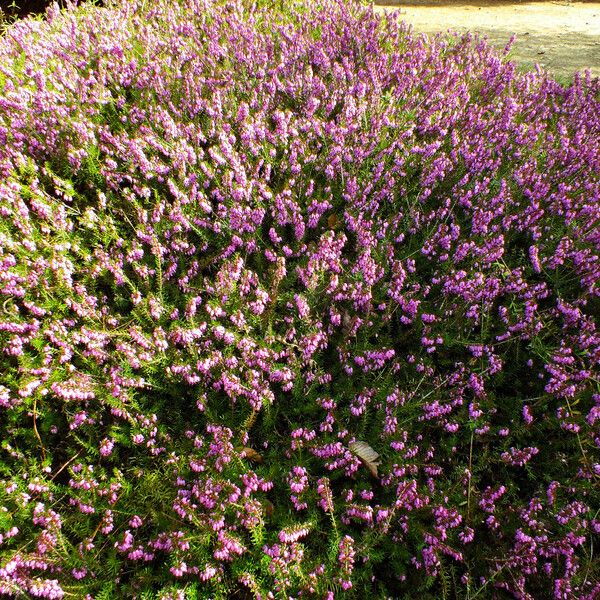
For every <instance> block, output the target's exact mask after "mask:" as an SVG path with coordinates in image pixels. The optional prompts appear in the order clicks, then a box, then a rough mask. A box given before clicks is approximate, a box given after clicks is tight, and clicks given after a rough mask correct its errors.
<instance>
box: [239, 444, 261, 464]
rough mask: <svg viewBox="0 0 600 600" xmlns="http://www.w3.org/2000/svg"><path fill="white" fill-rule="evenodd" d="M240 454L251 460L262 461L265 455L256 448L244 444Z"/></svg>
mask: <svg viewBox="0 0 600 600" xmlns="http://www.w3.org/2000/svg"><path fill="white" fill-rule="evenodd" d="M240 456H242V457H246V458H247V459H248V460H249V461H250V462H255V463H259V464H260V463H262V462H263V457H262V456H261V455H260V454H259V453H258V452H257V451H256V450H254V448H248V447H246V446H244V447H243V448H242V449H241V450H240Z"/></svg>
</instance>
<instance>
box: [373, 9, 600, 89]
mask: <svg viewBox="0 0 600 600" xmlns="http://www.w3.org/2000/svg"><path fill="white" fill-rule="evenodd" d="M407 2H409V4H399V5H397V6H387V5H386V6H376V10H394V9H396V10H400V12H401V18H402V19H403V20H405V21H406V22H408V23H410V24H411V25H412V26H413V28H414V30H415V31H416V32H418V33H427V34H434V33H437V32H440V31H448V30H452V31H457V32H464V31H473V32H479V33H481V34H483V35H485V36H487V38H488V40H489V41H490V42H491V43H492V44H493V45H494V46H496V47H497V48H499V49H503V48H504V47H505V46H506V43H507V41H508V40H509V38H510V36H511V35H513V34H516V35H517V39H516V41H515V43H514V45H513V47H512V50H511V53H510V58H511V59H512V60H514V61H516V63H517V64H518V65H519V68H522V69H530V68H532V67H534V66H535V64H536V63H537V64H539V65H540V66H542V67H543V68H545V69H546V70H548V71H549V72H550V73H552V74H553V75H554V76H556V77H557V78H558V79H560V80H564V81H567V80H569V79H572V77H573V74H574V73H575V71H581V72H583V71H584V70H585V69H590V70H591V71H592V75H593V76H594V77H600V2H586V3H580V2H573V3H571V2H532V3H519V4H488V3H485V2H481V3H480V4H477V5H474V4H467V3H466V2H465V3H464V4H462V3H460V2H448V3H446V2H441V3H437V4H434V3H433V2H431V3H428V4H426V3H425V2H424V1H423V0H407Z"/></svg>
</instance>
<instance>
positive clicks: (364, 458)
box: [348, 442, 380, 477]
mask: <svg viewBox="0 0 600 600" xmlns="http://www.w3.org/2000/svg"><path fill="white" fill-rule="evenodd" d="M348 447H349V448H350V452H352V453H353V454H355V455H356V456H358V458H360V461H361V462H362V464H363V465H364V466H365V467H367V469H369V471H370V472H371V475H373V477H377V467H378V466H379V462H380V461H379V460H378V459H379V454H377V452H375V450H373V448H371V446H369V444H367V442H352V443H351V444H349V446H348Z"/></svg>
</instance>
